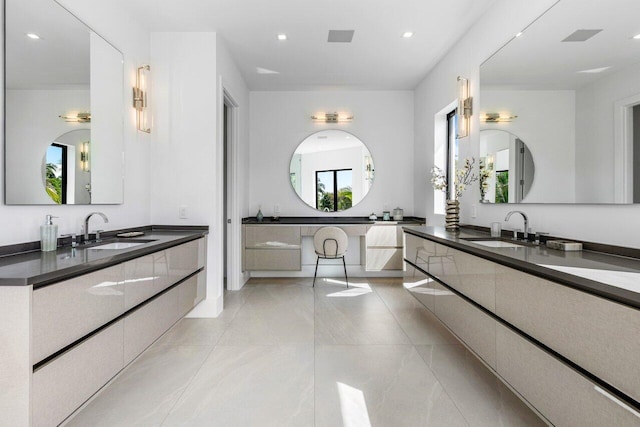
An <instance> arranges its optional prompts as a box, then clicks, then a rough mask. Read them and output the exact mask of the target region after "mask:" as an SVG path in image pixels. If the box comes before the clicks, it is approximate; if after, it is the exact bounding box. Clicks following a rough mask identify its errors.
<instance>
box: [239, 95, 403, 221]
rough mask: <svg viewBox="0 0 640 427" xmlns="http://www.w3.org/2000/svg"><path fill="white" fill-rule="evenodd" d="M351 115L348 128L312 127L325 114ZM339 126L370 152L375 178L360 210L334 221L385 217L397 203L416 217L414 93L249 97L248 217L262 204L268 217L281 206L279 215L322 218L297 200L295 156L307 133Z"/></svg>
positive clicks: (315, 211) (322, 124) (324, 124)
mask: <svg viewBox="0 0 640 427" xmlns="http://www.w3.org/2000/svg"><path fill="white" fill-rule="evenodd" d="M334 111H337V112H348V113H351V114H353V115H354V120H353V122H351V123H340V124H326V123H314V122H312V121H311V118H310V116H312V115H314V114H318V113H320V112H334ZM324 129H342V130H344V131H346V132H349V133H351V134H353V135H355V136H356V137H358V138H359V139H360V140H361V141H362V142H363V143H364V144H365V145H366V146H367V148H368V149H369V151H370V152H371V156H372V157H373V162H374V165H375V181H374V183H373V186H372V187H371V190H370V191H369V194H367V196H365V198H364V199H363V200H362V202H360V203H359V204H358V205H357V206H355V207H353V208H351V209H348V210H346V211H343V212H337V213H336V212H331V213H325V214H324V215H329V216H336V215H337V216H368V215H369V214H370V213H371V212H376V213H377V214H378V215H381V214H382V210H383V208H384V207H385V206H386V207H387V208H388V209H389V210H391V209H393V208H394V207H396V206H400V207H402V208H404V213H405V215H407V216H409V215H413V213H414V209H413V163H412V160H411V157H412V156H413V93H412V92H409V91H377V92H376V91H325V92H313V91H310V92H252V93H251V145H250V150H251V162H250V181H249V191H250V212H249V215H250V216H254V215H255V214H256V213H257V212H258V206H262V212H263V213H264V215H265V216H270V215H272V214H273V205H274V204H279V205H280V215H281V216H317V215H323V214H322V213H321V212H319V211H317V210H315V209H313V208H311V207H309V206H308V205H306V204H305V203H304V202H303V201H302V200H300V198H299V197H298V196H297V194H296V193H295V191H294V190H293V188H292V187H291V183H290V180H289V164H290V161H291V156H292V155H293V152H294V151H295V149H296V147H297V146H298V144H300V143H301V142H302V141H303V140H304V139H305V138H306V137H307V136H309V135H310V134H312V133H314V132H318V131H320V130H324Z"/></svg>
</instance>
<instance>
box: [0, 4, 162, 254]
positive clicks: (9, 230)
mask: <svg viewBox="0 0 640 427" xmlns="http://www.w3.org/2000/svg"><path fill="white" fill-rule="evenodd" d="M60 3H62V4H63V5H65V6H66V7H67V8H68V9H70V10H71V11H72V12H73V13H74V14H75V15H76V16H79V17H81V18H82V19H83V21H84V22H85V23H87V24H88V25H89V26H91V27H92V28H94V29H95V30H96V31H97V32H98V33H99V34H101V35H102V36H103V37H105V38H106V39H107V40H109V41H110V42H112V43H113V44H114V45H115V46H116V48H118V49H119V50H120V51H121V52H123V54H124V75H125V82H124V85H123V88H122V93H123V100H124V102H123V105H122V109H123V111H124V112H125V114H124V156H125V194H124V203H123V204H122V205H100V206H92V207H88V206H55V207H53V206H6V205H0V217H1V218H2V222H1V223H0V245H8V244H13V243H21V242H28V241H37V240H39V239H40V228H39V227H40V225H41V224H43V223H44V216H45V215H46V214H49V213H50V214H53V215H56V216H59V217H60V218H59V219H57V220H56V222H57V223H58V224H59V225H60V226H59V229H58V230H59V232H60V234H63V233H71V232H76V233H78V232H80V225H81V223H82V222H83V219H84V217H85V216H86V215H87V214H88V213H89V212H91V211H92V210H100V211H103V212H104V213H106V214H107V215H108V216H109V220H110V222H109V224H107V225H106V226H105V227H104V228H105V229H107V230H111V229H117V228H124V227H131V226H136V225H145V224H148V223H149V220H150V211H149V195H148V193H149V191H148V190H149V169H148V166H149V160H148V157H149V139H148V135H144V134H140V133H138V132H136V130H135V115H134V111H133V108H132V107H131V87H132V86H133V84H134V82H135V67H137V66H138V65H139V64H141V63H146V62H147V61H148V53H149V38H148V35H147V34H146V33H145V32H143V31H141V30H139V29H138V27H137V26H136V25H134V24H133V22H132V20H131V19H130V18H129V17H127V16H126V15H125V14H124V13H126V11H122V10H121V11H118V10H114V9H113V8H112V7H110V6H109V2H101V3H96V2H86V1H84V0H60ZM2 19H4V17H2ZM0 37H2V36H0ZM1 72H3V70H0V73H1ZM0 96H4V95H0ZM3 104H4V103H0V105H3ZM1 108H4V107H1ZM2 113H4V111H2ZM2 131H4V129H2ZM0 157H1V158H0V160H1V162H0V164H2V165H4V151H2V152H0ZM3 168H4V166H3ZM3 172H4V171H3ZM0 186H4V173H2V174H0Z"/></svg>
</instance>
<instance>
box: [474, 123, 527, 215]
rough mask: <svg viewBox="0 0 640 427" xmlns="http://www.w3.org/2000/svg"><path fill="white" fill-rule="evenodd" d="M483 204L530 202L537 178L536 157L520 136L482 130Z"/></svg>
mask: <svg viewBox="0 0 640 427" xmlns="http://www.w3.org/2000/svg"><path fill="white" fill-rule="evenodd" d="M479 167H480V173H479V175H480V179H479V180H478V182H479V185H480V202H481V203H522V202H526V201H527V195H528V194H529V192H530V190H531V186H532V184H533V178H534V175H535V165H534V163H533V156H532V155H531V151H530V150H529V148H528V147H527V145H526V144H525V143H524V142H523V141H522V140H521V139H520V138H518V137H517V136H516V135H513V134H511V133H509V132H505V131H503V130H498V129H485V130H483V131H480V165H479Z"/></svg>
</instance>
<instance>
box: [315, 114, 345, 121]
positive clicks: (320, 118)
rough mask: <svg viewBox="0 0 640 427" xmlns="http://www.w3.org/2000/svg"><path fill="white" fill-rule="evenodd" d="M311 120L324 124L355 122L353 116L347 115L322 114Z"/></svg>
mask: <svg viewBox="0 0 640 427" xmlns="http://www.w3.org/2000/svg"><path fill="white" fill-rule="evenodd" d="M311 120H313V121H314V122H322V123H347V122H351V121H353V115H351V114H345V113H342V114H340V113H321V114H318V115H314V116H311Z"/></svg>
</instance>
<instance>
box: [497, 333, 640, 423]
mask: <svg viewBox="0 0 640 427" xmlns="http://www.w3.org/2000/svg"><path fill="white" fill-rule="evenodd" d="M496 348H497V354H498V360H497V368H496V370H497V372H498V374H500V376H502V378H504V379H505V380H506V381H507V382H508V383H509V384H510V385H511V386H512V387H513V388H515V389H516V390H518V392H519V393H520V394H521V395H522V396H523V397H524V398H525V399H527V401H529V403H531V404H532V405H533V406H534V407H535V408H536V409H537V410H538V411H539V412H540V413H542V414H543V415H544V416H545V417H546V418H547V419H548V420H549V421H550V422H551V423H553V424H554V425H557V426H594V427H596V426H597V427H600V426H616V427H622V426H637V425H638V424H639V423H640V418H638V416H636V415H634V414H632V413H631V412H629V411H628V410H626V409H624V408H623V407H621V406H619V405H618V404H617V403H615V402H614V401H612V400H611V399H610V398H608V397H607V396H606V395H604V394H602V393H601V392H599V391H598V390H599V388H598V387H597V386H596V385H595V384H594V383H592V382H591V381H589V380H588V379H587V378H585V377H583V376H582V375H580V374H579V373H577V372H576V371H574V370H573V369H571V368H569V367H568V366H566V365H564V364H563V363H562V362H560V361H559V360H557V359H556V358H554V357H553V356H551V355H549V354H547V353H546V352H544V351H543V350H541V349H539V348H538V347H537V346H535V345H533V344H532V343H530V342H529V341H527V340H525V339H524V338H522V337H520V336H519V335H517V334H515V333H514V332H512V331H511V330H509V329H507V328H506V327H504V326H503V325H500V324H498V325H497V330H496ZM600 390H601V389H600Z"/></svg>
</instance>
